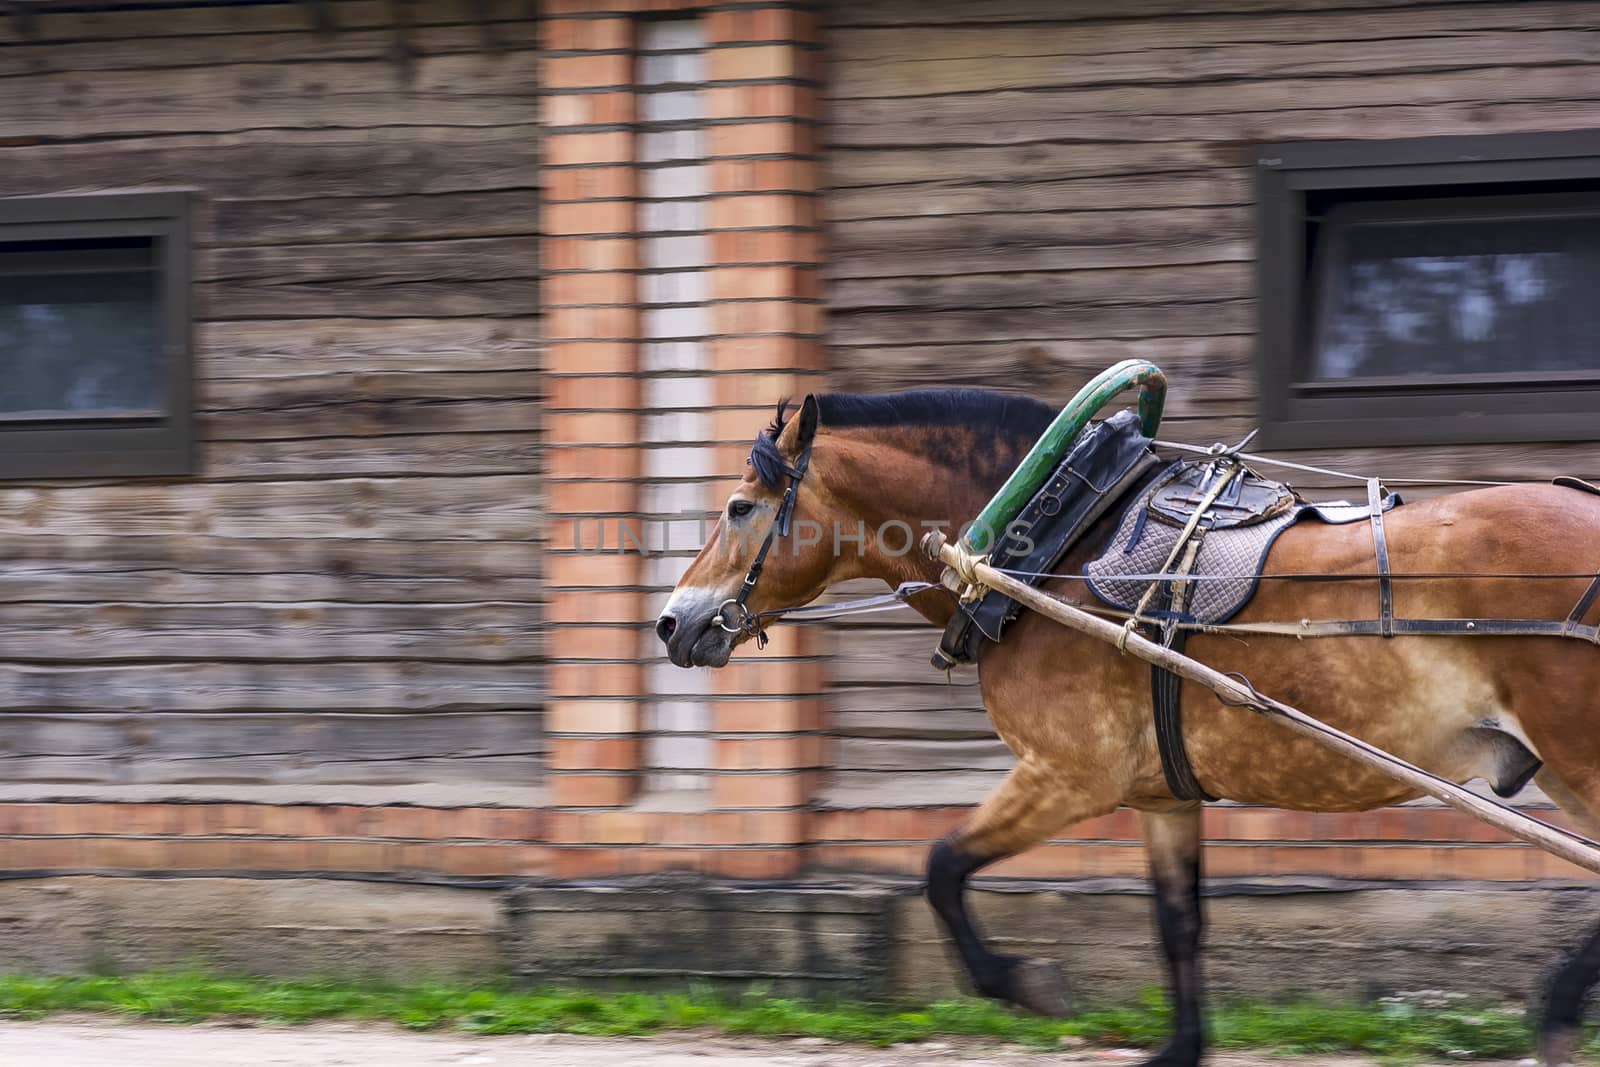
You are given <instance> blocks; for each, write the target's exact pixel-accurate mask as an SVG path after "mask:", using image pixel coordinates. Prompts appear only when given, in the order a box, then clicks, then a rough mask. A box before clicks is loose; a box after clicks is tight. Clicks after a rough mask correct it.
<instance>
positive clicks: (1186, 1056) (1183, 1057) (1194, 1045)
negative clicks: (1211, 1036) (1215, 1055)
mask: <svg viewBox="0 0 1600 1067" xmlns="http://www.w3.org/2000/svg"><path fill="white" fill-rule="evenodd" d="M1202 1054H1203V1049H1202V1048H1201V1046H1200V1042H1199V1041H1198V1040H1193V1039H1185V1038H1182V1037H1178V1038H1174V1039H1173V1040H1172V1041H1170V1042H1168V1043H1167V1046H1166V1047H1165V1048H1163V1049H1162V1050H1161V1051H1160V1052H1157V1053H1156V1054H1155V1055H1154V1056H1151V1057H1150V1058H1149V1059H1147V1060H1145V1061H1144V1062H1143V1063H1141V1064H1140V1065H1139V1067H1197V1065H1198V1064H1199V1063H1200V1058H1201V1056H1202Z"/></svg>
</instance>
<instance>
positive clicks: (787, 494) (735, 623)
mask: <svg viewBox="0 0 1600 1067" xmlns="http://www.w3.org/2000/svg"><path fill="white" fill-rule="evenodd" d="M810 466H811V445H809V444H807V445H806V447H805V448H803V449H801V450H800V455H799V456H797V457H795V461H794V466H792V467H784V468H783V473H785V474H787V475H788V476H789V485H788V486H787V487H786V488H785V489H784V491H783V499H782V500H780V501H778V513H777V514H776V515H774V516H773V517H772V525H771V526H770V527H768V529H767V536H766V538H765V539H764V540H763V541H762V542H761V547H760V548H759V549H757V550H756V558H755V559H753V560H751V561H750V569H749V570H748V571H746V572H745V575H744V582H743V583H742V584H741V585H740V586H739V595H738V596H735V597H729V598H728V599H727V600H725V601H723V602H722V606H721V608H720V609H719V611H718V614H717V617H716V618H715V619H713V620H712V621H713V622H715V623H716V624H717V625H718V626H720V627H722V628H723V629H724V630H726V631H728V632H729V633H745V634H749V635H750V636H751V637H754V638H755V639H756V647H757V648H766V647H767V630H766V627H764V626H762V625H761V617H760V616H759V615H756V614H755V613H754V612H752V611H751V610H750V609H749V607H747V606H746V605H747V604H748V603H749V600H750V594H751V593H754V592H755V591H756V583H757V582H759V581H760V580H761V570H762V568H763V567H765V566H766V564H767V554H768V553H769V552H771V551H772V545H773V543H774V542H775V541H777V539H778V538H779V537H788V536H789V525H790V523H791V521H792V520H793V518H794V502H795V497H796V496H798V495H799V493H800V482H801V481H802V480H803V479H804V478H805V476H806V469H807V468H808V467H810ZM730 604H731V605H733V613H734V616H735V617H734V619H733V620H731V622H732V625H730V624H729V623H730V620H729V619H728V617H727V613H728V605H730Z"/></svg>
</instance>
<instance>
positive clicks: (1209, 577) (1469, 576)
mask: <svg viewBox="0 0 1600 1067" xmlns="http://www.w3.org/2000/svg"><path fill="white" fill-rule="evenodd" d="M995 570H997V571H999V572H1000V573H1001V574H1009V575H1010V576H1011V577H1013V578H1060V579H1063V580H1066V581H1074V582H1088V581H1094V580H1097V579H1095V578H1094V577H1093V576H1092V575H1088V574H1067V573H1058V572H1053V571H1021V570H1012V569H1010V568H1008V567H996V568H995ZM1174 577H1181V580H1182V581H1185V582H1237V581H1263V582H1372V581H1376V580H1377V578H1378V575H1377V573H1376V572H1374V573H1372V574H1307V573H1301V572H1295V573H1292V574H1245V573H1238V574H1185V575H1181V576H1175V575H1173V574H1171V573H1163V574H1108V575H1106V576H1105V577H1104V578H1102V579H1098V580H1100V581H1113V582H1165V581H1170V580H1172V579H1173V578H1174ZM1389 577H1390V578H1392V579H1393V580H1395V581H1397V582H1398V581H1443V580H1462V581H1464V580H1489V579H1518V580H1530V581H1531V580H1536V579H1537V580H1546V581H1572V580H1573V579H1577V578H1588V579H1593V578H1594V577H1595V572H1594V571H1557V572H1554V573H1549V574H1520V573H1512V572H1508V571H1489V572H1485V573H1478V572H1474V571H1413V572H1411V573H1408V574H1391V575H1389Z"/></svg>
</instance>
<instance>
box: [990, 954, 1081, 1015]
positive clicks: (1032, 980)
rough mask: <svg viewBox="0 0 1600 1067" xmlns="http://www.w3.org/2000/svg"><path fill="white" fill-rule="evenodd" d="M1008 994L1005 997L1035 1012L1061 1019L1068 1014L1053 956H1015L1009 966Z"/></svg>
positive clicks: (1062, 982)
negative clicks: (1010, 967)
mask: <svg viewBox="0 0 1600 1067" xmlns="http://www.w3.org/2000/svg"><path fill="white" fill-rule="evenodd" d="M1008 977H1009V979H1010V986H1011V988H1010V994H1011V995H1010V996H1008V997H1007V998H1006V999H1007V1000H1009V1001H1011V1002H1012V1003H1013V1004H1015V1005H1017V1006H1018V1007H1022V1008H1027V1009H1028V1010H1029V1011H1031V1012H1033V1013H1034V1014H1036V1015H1044V1016H1047V1017H1049V1018H1051V1019H1065V1018H1068V1017H1069V1016H1070V1015H1071V1014H1072V1005H1071V1004H1070V1003H1069V1001H1068V1000H1067V983H1066V980H1065V979H1063V978H1062V977H1061V967H1060V965H1058V964H1057V963H1056V962H1055V961H1054V960H1018V961H1017V964H1016V966H1015V967H1013V968H1012V969H1011V974H1010V975H1009V976H1008Z"/></svg>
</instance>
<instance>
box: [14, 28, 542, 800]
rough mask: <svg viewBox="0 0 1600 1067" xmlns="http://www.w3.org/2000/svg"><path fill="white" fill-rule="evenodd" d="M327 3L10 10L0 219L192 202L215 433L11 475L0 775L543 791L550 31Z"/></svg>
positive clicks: (206, 418) (331, 790)
mask: <svg viewBox="0 0 1600 1067" xmlns="http://www.w3.org/2000/svg"><path fill="white" fill-rule="evenodd" d="M332 7H333V11H334V14H335V18H336V21H337V24H338V29H337V30H334V31H332V32H316V31H314V30H313V29H312V27H311V25H310V16H309V11H310V7H309V6H308V5H304V4H298V3H282V4H264V5H249V6H210V7H192V8H184V9H170V8H169V9H145V10H137V9H135V10H120V11H109V12H99V13H72V12H66V11H50V10H48V9H46V10H42V11H41V13H40V15H39V17H38V18H37V19H36V20H35V21H36V32H35V34H33V35H24V34H23V32H22V28H21V27H20V26H19V24H18V23H17V21H16V20H15V19H10V18H3V17H0V101H3V103H0V196H29V195H55V194H64V193H80V192H93V191H97V190H105V189H127V188H146V187H175V188H183V189H191V190H193V191H194V193H195V197H194V205H195V212H196V216H195V233H196V244H197V247H196V249H195V255H194V264H195V286H194V290H195V307H196V318H197V321H196V323H195V328H194V341H195V354H196V355H195V362H196V377H197V396H198V410H197V413H196V414H197V422H198V436H199V438H200V444H199V448H198V465H199V466H198V473H197V475H196V476H195V477H193V478H188V479H181V480H173V481H149V480H145V481H104V482H97V481H95V480H92V479H90V480H81V481H72V482H57V483H41V484H19V483H5V484H0V546H3V547H0V559H3V560H4V565H3V566H0V722H3V724H4V726H3V740H0V781H3V782H7V783H13V784H16V783H21V784H24V785H25V786H26V787H27V788H28V789H31V790H33V791H34V792H37V793H39V794H41V795H47V794H49V793H52V792H62V791H70V792H81V791H83V790H84V789H90V790H91V791H92V790H93V789H99V788H105V787H112V788H117V787H123V786H130V785H139V786H141V787H148V786H151V785H156V786H160V785H168V786H171V787H172V789H173V790H176V791H179V792H181V791H182V789H183V788H185V787H186V786H187V787H190V788H196V787H198V786H201V785H204V786H206V787H207V790H208V795H215V794H216V792H217V787H218V785H219V784H221V785H224V786H225V785H228V784H230V783H231V784H234V785H238V786H241V787H244V786H257V785H278V784H285V785H289V784H292V785H294V786H295V787H296V788H297V789H303V788H304V787H306V786H312V785H314V786H317V787H319V789H320V793H321V795H323V796H336V795H337V794H338V792H339V789H341V788H346V787H353V786H358V785H359V786H373V785H381V786H386V787H394V788H396V789H398V790H399V791H400V792H399V794H393V795H400V796H404V795H405V790H407V789H409V788H413V787H416V786H418V785H420V784H421V783H429V782H432V783H440V784H444V785H456V786H464V785H467V784H468V783H471V784H473V786H474V788H479V787H482V786H497V787H501V788H502V790H503V789H504V788H505V787H513V786H516V787H527V788H528V789H529V790H530V791H529V792H527V793H524V794H521V795H522V797H523V799H525V800H528V801H533V800H536V799H537V792H536V788H537V785H538V781H539V774H540V772H539V764H540V761H539V753H540V750H541V747H542V741H541V732H540V717H539V709H540V705H541V701H542V696H541V693H542V684H543V680H542V670H541V666H540V658H541V655H542V648H541V637H540V588H541V587H540V580H539V573H540V567H539V546H538V538H539V537H540V524H539V514H540V492H541V487H540V482H539V478H538V474H537V471H538V451H537V448H538V443H539V439H538V432H537V431H538V419H539V405H540V395H539V394H540V382H539V364H540V345H539V336H540V331H539V318H538V315H539V290H538V285H537V276H538V271H539V256H538V237H537V232H538V230H537V222H536V220H537V213H538V199H539V189H538V169H537V160H538V151H539V135H538V125H537V123H538V100H537V82H536V61H537V57H538V53H537V50H536V44H535V24H534V22H533V19H532V15H533V12H532V11H531V9H530V8H528V7H527V6H524V5H512V4H498V5H478V4H473V3H470V2H468V0H430V2H429V3H427V4H417V5H405V6H404V7H403V8H397V7H396V6H395V5H392V4H388V3H381V2H367V0H348V2H340V3H336V4H334V5H332ZM397 11H400V12H402V13H403V12H404V11H409V12H410V26H409V28H408V29H407V30H406V31H405V32H404V33H403V34H401V33H399V32H397V30H396V23H395V20H396V13H397ZM485 13H486V18H484V19H481V20H480V17H479V16H480V15H484V14H485ZM12 792H15V790H14V789H13V790H12ZM301 795H305V794H303V793H302V794H301Z"/></svg>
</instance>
